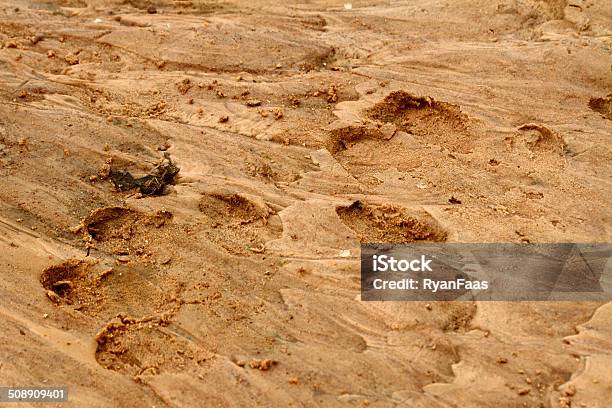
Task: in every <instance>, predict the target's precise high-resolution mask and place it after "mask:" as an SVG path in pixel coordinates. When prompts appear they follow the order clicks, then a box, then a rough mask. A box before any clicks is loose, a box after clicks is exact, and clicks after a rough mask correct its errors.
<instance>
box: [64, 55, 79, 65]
mask: <svg viewBox="0 0 612 408" xmlns="http://www.w3.org/2000/svg"><path fill="white" fill-rule="evenodd" d="M64 61H66V62H67V63H68V64H70V65H77V64H78V63H79V62H80V61H79V57H77V56H76V55H74V54H66V56H65V57H64Z"/></svg>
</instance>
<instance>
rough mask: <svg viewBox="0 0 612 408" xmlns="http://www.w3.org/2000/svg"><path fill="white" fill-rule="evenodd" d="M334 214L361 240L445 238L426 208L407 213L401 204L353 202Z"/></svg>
mask: <svg viewBox="0 0 612 408" xmlns="http://www.w3.org/2000/svg"><path fill="white" fill-rule="evenodd" d="M336 213H337V214H338V216H339V217H340V219H341V220H342V222H344V224H345V225H346V226H348V227H349V228H350V229H351V230H353V232H355V234H356V235H357V236H358V237H359V240H360V241H361V242H362V243H394V244H401V243H408V242H415V241H429V242H444V241H446V237H447V233H446V231H444V230H443V229H442V227H441V226H439V225H438V223H437V222H436V221H435V220H434V219H433V217H431V215H429V214H427V213H426V212H425V211H422V212H421V213H419V214H418V215H417V214H409V213H408V211H407V210H405V209H403V208H401V207H396V206H391V205H383V206H373V205H367V204H364V203H362V202H361V201H355V202H354V203H353V204H352V205H350V206H348V207H338V208H337V209H336Z"/></svg>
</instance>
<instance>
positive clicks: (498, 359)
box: [497, 357, 508, 364]
mask: <svg viewBox="0 0 612 408" xmlns="http://www.w3.org/2000/svg"><path fill="white" fill-rule="evenodd" d="M497 363H498V364H506V363H508V359H507V358H506V357H497Z"/></svg>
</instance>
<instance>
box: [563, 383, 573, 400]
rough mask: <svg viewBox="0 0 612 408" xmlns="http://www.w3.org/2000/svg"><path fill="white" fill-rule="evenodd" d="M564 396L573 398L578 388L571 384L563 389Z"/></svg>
mask: <svg viewBox="0 0 612 408" xmlns="http://www.w3.org/2000/svg"><path fill="white" fill-rule="evenodd" d="M562 392H563V395H565V396H567V397H571V396H574V395H576V387H575V386H574V385H573V384H569V385H567V386H566V387H564V388H563V391H562Z"/></svg>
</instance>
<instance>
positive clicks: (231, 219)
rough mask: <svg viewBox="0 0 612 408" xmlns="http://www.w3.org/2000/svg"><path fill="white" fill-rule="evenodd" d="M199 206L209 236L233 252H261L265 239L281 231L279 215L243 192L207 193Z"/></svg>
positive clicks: (241, 253) (249, 253) (269, 238)
mask: <svg viewBox="0 0 612 408" xmlns="http://www.w3.org/2000/svg"><path fill="white" fill-rule="evenodd" d="M199 208H200V211H201V212H202V214H203V215H204V216H205V219H204V227H205V234H206V237H207V238H208V239H210V240H211V241H212V242H214V243H216V244H218V245H220V246H221V247H222V248H224V249H225V250H226V251H228V252H230V253H232V254H234V255H253V254H254V253H262V252H264V251H265V243H266V242H267V241H270V240H272V239H277V238H279V237H280V236H281V233H282V223H281V221H280V217H279V216H278V215H275V214H273V213H272V212H271V210H270V209H269V208H268V207H267V206H266V205H265V204H263V203H256V202H255V201H253V200H251V199H249V198H247V197H245V196H243V195H240V194H231V193H211V194H205V195H204V196H202V198H201V199H200V203H199Z"/></svg>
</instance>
